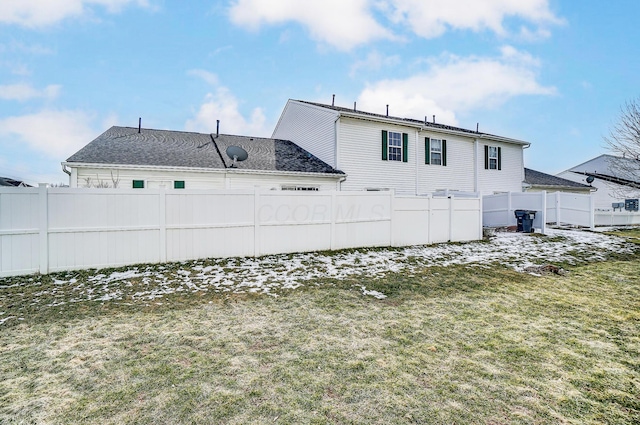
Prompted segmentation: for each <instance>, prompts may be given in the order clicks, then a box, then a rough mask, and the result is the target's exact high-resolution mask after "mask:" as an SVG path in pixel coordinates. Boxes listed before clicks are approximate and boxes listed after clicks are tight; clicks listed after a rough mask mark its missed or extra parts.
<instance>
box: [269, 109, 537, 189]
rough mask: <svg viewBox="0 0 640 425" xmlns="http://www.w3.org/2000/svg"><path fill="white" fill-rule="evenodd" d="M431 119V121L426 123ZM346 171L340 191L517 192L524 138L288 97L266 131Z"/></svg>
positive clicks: (525, 143) (522, 165)
mask: <svg viewBox="0 0 640 425" xmlns="http://www.w3.org/2000/svg"><path fill="white" fill-rule="evenodd" d="M433 121H435V120H433ZM272 137H273V138H275V139H285V140H291V141H292V142H294V143H295V144H297V145H298V146H300V147H302V148H303V149H305V150H307V151H309V152H311V153H312V154H313V155H315V156H316V157H318V158H320V159H321V160H322V161H324V162H325V163H327V164H329V165H330V166H331V167H333V168H334V169H339V170H342V171H343V172H345V173H346V174H347V176H348V177H347V178H346V180H344V181H343V182H342V183H341V184H340V187H341V189H342V190H389V189H393V190H395V192H396V193H398V194H405V195H420V194H426V193H432V192H436V191H443V190H444V191H463V192H481V193H483V194H492V193H495V192H507V191H517V192H521V191H522V182H523V180H524V161H523V150H524V149H525V148H527V147H529V145H530V144H529V143H528V142H524V141H521V140H516V139H511V138H507V137H502V136H496V135H492V134H486V133H481V132H478V131H473V130H467V129H463V128H458V127H453V126H449V125H444V124H439V123H435V122H431V121H427V119H425V120H423V121H422V120H415V119H408V118H399V117H394V116H390V115H388V114H387V115H380V114H374V113H369V112H364V111H360V110H357V109H356V107H355V105H354V108H345V107H339V106H334V105H325V104H320V103H314V102H307V101H302V100H289V101H288V102H287V104H286V106H285V108H284V110H283V112H282V114H281V116H280V119H279V121H278V124H277V126H276V128H275V130H274V132H273V135H272Z"/></svg>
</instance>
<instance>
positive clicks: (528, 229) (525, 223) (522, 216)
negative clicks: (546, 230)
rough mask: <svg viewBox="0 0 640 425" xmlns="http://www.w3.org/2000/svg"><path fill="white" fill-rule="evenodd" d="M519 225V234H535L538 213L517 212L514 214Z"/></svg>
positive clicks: (528, 211)
mask: <svg viewBox="0 0 640 425" xmlns="http://www.w3.org/2000/svg"><path fill="white" fill-rule="evenodd" d="M513 213H514V214H515V216H516V221H517V223H518V228H517V231H518V232H524V233H533V219H534V218H536V211H530V210H515V211H514V212H513Z"/></svg>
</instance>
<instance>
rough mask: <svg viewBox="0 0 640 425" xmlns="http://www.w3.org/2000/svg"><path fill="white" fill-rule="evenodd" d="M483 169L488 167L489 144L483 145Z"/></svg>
mask: <svg viewBox="0 0 640 425" xmlns="http://www.w3.org/2000/svg"><path fill="white" fill-rule="evenodd" d="M484 169H485V170H488V169H489V146H487V145H484Z"/></svg>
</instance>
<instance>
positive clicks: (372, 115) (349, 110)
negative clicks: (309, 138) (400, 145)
mask: <svg viewBox="0 0 640 425" xmlns="http://www.w3.org/2000/svg"><path fill="white" fill-rule="evenodd" d="M296 102H301V103H306V104H308V105H313V106H318V107H321V108H326V109H331V110H334V111H336V112H342V113H347V114H357V115H360V116H362V117H364V118H367V117H369V118H372V119H391V120H394V121H399V122H405V123H407V124H412V125H420V126H422V127H424V128H433V129H436V130H445V131H455V132H459V133H467V134H469V135H474V136H476V137H489V138H498V139H507V140H508V141H510V142H513V143H518V144H525V145H527V144H529V143H528V142H524V141H521V140H516V139H510V138H508V137H502V136H498V135H495V134H489V133H483V132H479V131H475V130H469V129H466V128H462V127H455V126H452V125H446V124H439V123H434V122H430V121H429V120H417V119H413V118H402V117H394V116H391V115H382V114H375V113H372V112H365V111H361V110H357V109H354V108H345V107H342V106H335V105H325V104H323V103H316V102H309V101H306V100H296Z"/></svg>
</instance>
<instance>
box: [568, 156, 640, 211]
mask: <svg viewBox="0 0 640 425" xmlns="http://www.w3.org/2000/svg"><path fill="white" fill-rule="evenodd" d="M634 169H635V170H637V172H635V173H634V172H633V171H632V170H634ZM558 176H559V177H562V178H564V179H568V180H572V181H575V182H580V183H586V181H587V178H588V177H589V176H591V177H593V182H592V183H591V185H592V186H593V187H595V188H597V189H598V191H597V192H595V194H594V197H595V199H594V204H595V208H596V209H599V210H609V209H612V204H614V203H620V202H624V200H625V199H626V198H638V197H639V196H640V161H638V160H637V159H630V158H620V157H617V156H613V155H606V154H605V155H600V156H598V157H596V158H593V159H591V160H589V161H586V162H583V163H582V164H580V165H576V166H575V167H573V168H570V169H568V170H566V171H563V172H562V173H560V174H558Z"/></svg>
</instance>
